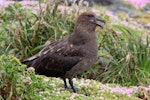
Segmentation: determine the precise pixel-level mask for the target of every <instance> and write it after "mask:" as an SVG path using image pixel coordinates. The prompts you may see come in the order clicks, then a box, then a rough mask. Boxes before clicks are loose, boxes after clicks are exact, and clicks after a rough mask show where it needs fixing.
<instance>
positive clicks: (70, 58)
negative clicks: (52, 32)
mask: <svg viewBox="0 0 150 100" xmlns="http://www.w3.org/2000/svg"><path fill="white" fill-rule="evenodd" d="M103 23H105V20H104V19H102V18H98V17H97V16H96V14H95V13H94V12H93V11H86V12H83V13H82V14H80V15H79V17H78V18H77V21H76V24H75V26H74V29H73V32H72V34H71V35H70V36H68V37H66V38H62V39H58V40H55V41H53V42H51V43H49V44H48V45H46V46H45V47H43V49H42V50H41V51H39V52H38V53H37V54H35V55H33V56H31V57H29V58H27V59H25V60H23V61H22V63H23V64H25V65H27V67H33V68H34V69H35V73H36V74H39V75H45V76H47V77H56V78H58V77H59V78H61V79H62V80H63V81H64V87H65V88H68V86H67V79H68V82H69V85H70V88H71V89H72V90H73V92H74V93H76V92H77V88H75V87H74V85H73V80H72V79H73V78H74V77H75V75H78V74H80V73H82V72H84V71H86V70H87V69H88V68H89V67H90V66H91V65H92V64H93V63H94V62H95V60H96V58H97V52H98V43H97V37H96V33H95V29H96V27H97V26H100V27H103V25H104V24H103Z"/></svg>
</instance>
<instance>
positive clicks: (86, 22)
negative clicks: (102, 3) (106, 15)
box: [76, 11, 105, 30]
mask: <svg viewBox="0 0 150 100" xmlns="http://www.w3.org/2000/svg"><path fill="white" fill-rule="evenodd" d="M102 23H105V20H104V19H101V18H98V17H97V16H96V14H95V13H94V12H92V11H88V12H85V13H82V14H81V15H80V16H79V17H78V19H77V23H76V28H77V29H79V28H81V29H82V28H83V27H86V28H87V29H91V30H95V28H96V26H100V27H103V25H102Z"/></svg>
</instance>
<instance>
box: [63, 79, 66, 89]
mask: <svg viewBox="0 0 150 100" xmlns="http://www.w3.org/2000/svg"><path fill="white" fill-rule="evenodd" d="M63 81H64V87H65V88H67V82H66V79H65V78H64V79H63Z"/></svg>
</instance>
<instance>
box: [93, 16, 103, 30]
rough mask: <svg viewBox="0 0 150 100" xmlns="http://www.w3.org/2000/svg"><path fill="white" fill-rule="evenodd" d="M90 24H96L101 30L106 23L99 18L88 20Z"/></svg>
mask: <svg viewBox="0 0 150 100" xmlns="http://www.w3.org/2000/svg"><path fill="white" fill-rule="evenodd" d="M90 21H91V22H92V23H94V24H96V25H97V26H100V27H102V28H103V24H105V23H106V21H105V20H104V19H101V18H95V19H92V20H90Z"/></svg>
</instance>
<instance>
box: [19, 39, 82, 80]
mask: <svg viewBox="0 0 150 100" xmlns="http://www.w3.org/2000/svg"><path fill="white" fill-rule="evenodd" d="M81 51H82V49H81V48H80V47H78V46H74V45H73V44H70V43H69V42H68V39H67V38H65V39H60V40H57V41H54V42H52V43H51V44H49V45H47V46H45V47H44V48H43V49H42V50H41V51H40V52H39V53H37V54H36V55H34V56H32V57H30V58H28V59H25V60H24V61H23V62H22V63H24V64H26V65H28V67H34V68H35V70H36V72H37V73H39V74H44V75H45V74H46V72H47V71H48V72H47V74H46V75H47V76H55V77H56V76H57V75H58V76H61V75H63V74H64V73H65V72H66V71H68V70H70V69H71V68H72V67H73V66H74V65H76V64H77V63H78V62H79V61H81V59H82V54H83V52H81ZM56 73H57V74H56ZM60 74H61V75H60Z"/></svg>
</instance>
